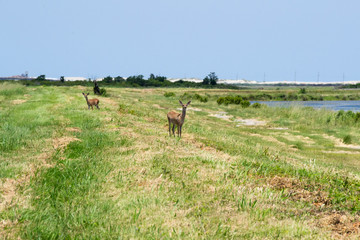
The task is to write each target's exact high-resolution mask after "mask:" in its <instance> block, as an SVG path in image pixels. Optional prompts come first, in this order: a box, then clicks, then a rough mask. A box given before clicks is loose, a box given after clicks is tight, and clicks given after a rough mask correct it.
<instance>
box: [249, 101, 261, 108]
mask: <svg viewBox="0 0 360 240" xmlns="http://www.w3.org/2000/svg"><path fill="white" fill-rule="evenodd" d="M261 106H262V104H260V103H257V102H256V103H253V104H252V105H251V107H253V108H261Z"/></svg>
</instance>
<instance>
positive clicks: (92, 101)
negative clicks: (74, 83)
mask: <svg viewBox="0 0 360 240" xmlns="http://www.w3.org/2000/svg"><path fill="white" fill-rule="evenodd" d="M82 94H83V95H84V97H85V99H86V103H87V105H88V109H89V110H90V107H91V110H93V109H94V108H93V106H94V105H95V107H96V108H97V109H100V108H99V102H100V101H99V99H97V98H93V99H88V96H89V93H88V94H86V93H82Z"/></svg>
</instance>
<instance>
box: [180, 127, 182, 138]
mask: <svg viewBox="0 0 360 240" xmlns="http://www.w3.org/2000/svg"><path fill="white" fill-rule="evenodd" d="M181 132H182V125H181V126H180V138H181Z"/></svg>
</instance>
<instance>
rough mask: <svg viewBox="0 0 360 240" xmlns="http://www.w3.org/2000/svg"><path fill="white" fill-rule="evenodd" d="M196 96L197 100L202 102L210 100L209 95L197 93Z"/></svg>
mask: <svg viewBox="0 0 360 240" xmlns="http://www.w3.org/2000/svg"><path fill="white" fill-rule="evenodd" d="M194 98H195V99H196V100H199V101H200V102H207V101H208V97H207V96H204V97H203V96H201V95H199V94H197V93H196V94H195V95H194Z"/></svg>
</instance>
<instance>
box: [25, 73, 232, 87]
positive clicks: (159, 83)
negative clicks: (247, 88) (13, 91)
mask: <svg viewBox="0 0 360 240" xmlns="http://www.w3.org/2000/svg"><path fill="white" fill-rule="evenodd" d="M218 80H219V78H218V76H217V75H216V74H215V72H211V73H209V74H208V75H207V76H205V78H204V79H203V81H202V82H199V83H196V82H189V81H184V80H182V79H180V80H178V81H175V82H171V81H169V80H168V79H167V77H165V76H158V75H154V74H150V76H149V77H148V78H147V79H146V78H145V77H144V75H133V76H129V77H127V78H123V77H121V76H117V77H111V76H107V77H105V78H103V80H102V81H100V82H98V83H99V84H100V85H102V86H118V87H186V88H187V87H191V88H227V89H238V87H236V86H233V85H227V84H218V83H217V82H218ZM19 82H22V83H23V84H24V85H48V86H74V85H82V86H90V85H92V84H93V80H92V79H89V80H88V81H65V77H64V76H61V77H60V81H49V80H47V79H46V76H45V75H40V76H38V77H37V78H36V79H34V80H20V81H19Z"/></svg>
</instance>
